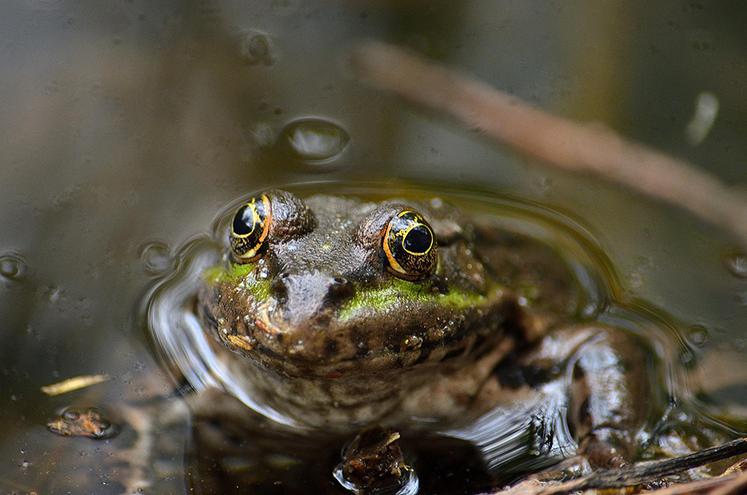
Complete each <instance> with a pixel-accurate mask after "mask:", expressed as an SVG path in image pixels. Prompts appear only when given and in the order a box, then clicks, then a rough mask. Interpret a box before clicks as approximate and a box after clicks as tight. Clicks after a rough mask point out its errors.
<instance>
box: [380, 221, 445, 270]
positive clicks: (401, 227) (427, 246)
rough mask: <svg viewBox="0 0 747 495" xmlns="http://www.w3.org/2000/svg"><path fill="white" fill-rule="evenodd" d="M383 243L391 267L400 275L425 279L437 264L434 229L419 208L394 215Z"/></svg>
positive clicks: (389, 267) (390, 268)
mask: <svg viewBox="0 0 747 495" xmlns="http://www.w3.org/2000/svg"><path fill="white" fill-rule="evenodd" d="M382 245H383V248H384V255H385V257H386V260H387V262H388V269H389V271H390V272H392V273H393V274H394V275H395V276H397V277H399V278H404V279H407V280H418V279H422V278H425V277H427V276H428V275H430V274H431V273H433V270H434V269H435V267H436V242H435V235H434V234H433V229H432V228H431V226H430V225H428V222H426V220H425V219H424V218H423V216H422V215H421V214H420V213H418V212H416V211H413V210H402V211H401V212H399V213H398V214H396V215H395V216H394V217H392V219H391V220H390V221H389V224H388V225H387V228H386V231H385V233H384V239H383V243H382Z"/></svg>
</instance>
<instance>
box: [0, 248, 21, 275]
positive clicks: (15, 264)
mask: <svg viewBox="0 0 747 495" xmlns="http://www.w3.org/2000/svg"><path fill="white" fill-rule="evenodd" d="M24 275H26V262H25V261H24V260H23V258H21V257H20V256H19V255H17V254H15V253H8V254H4V255H2V256H0V276H1V277H3V278H4V279H5V280H8V281H11V282H17V281H19V280H21V279H22V278H23V277H24Z"/></svg>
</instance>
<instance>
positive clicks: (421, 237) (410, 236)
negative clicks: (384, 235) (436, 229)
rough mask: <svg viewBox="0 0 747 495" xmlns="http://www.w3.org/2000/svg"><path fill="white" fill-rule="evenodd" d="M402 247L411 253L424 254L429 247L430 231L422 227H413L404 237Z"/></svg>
mask: <svg viewBox="0 0 747 495" xmlns="http://www.w3.org/2000/svg"><path fill="white" fill-rule="evenodd" d="M404 245H405V249H407V250H408V251H410V252H411V253H425V252H426V251H428V248H429V247H431V231H430V230H428V228H426V227H424V226H422V225H418V226H417V227H414V228H413V229H412V230H410V232H408V233H407V235H406V236H405V240H404Z"/></svg>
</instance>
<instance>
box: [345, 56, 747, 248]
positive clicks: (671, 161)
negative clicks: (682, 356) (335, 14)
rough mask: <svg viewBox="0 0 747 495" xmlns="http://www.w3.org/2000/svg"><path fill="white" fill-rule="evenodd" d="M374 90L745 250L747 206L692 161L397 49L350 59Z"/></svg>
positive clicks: (739, 197)
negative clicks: (673, 212)
mask: <svg viewBox="0 0 747 495" xmlns="http://www.w3.org/2000/svg"><path fill="white" fill-rule="evenodd" d="M352 66H353V70H354V71H355V73H356V74H357V75H358V76H359V77H361V78H362V79H364V80H366V81H368V82H369V83H370V84H372V85H374V86H376V87H378V88H381V89H385V90H388V91H393V92H394V93H396V94H398V95H400V96H402V97H404V98H406V99H408V100H410V101H413V102H415V103H417V104H420V105H424V106H427V107H430V108H433V109H435V110H437V111H439V112H444V113H446V114H448V115H451V116H452V117H454V118H456V119H457V120H458V121H460V122H461V123H463V124H464V125H465V126H467V127H468V128H471V129H475V130H477V131H479V132H481V133H482V134H484V135H485V136H487V137H489V138H491V139H493V140H495V141H499V142H504V143H506V144H508V145H509V146H512V147H514V148H517V149H518V150H520V151H522V152H524V153H526V154H528V155H531V156H533V157H536V158H538V159H540V160H542V161H543V162H544V163H545V164H547V165H550V166H553V167H556V168H560V169H565V170H570V171H574V172H582V173H592V174H595V175H597V176H600V177H603V178H605V179H607V180H610V181H613V182H616V183H618V184H622V185H624V186H626V187H629V188H630V189H632V190H635V191H638V192H641V193H644V194H647V195H649V196H652V197H654V198H657V199H660V200H664V201H667V202H669V203H671V204H674V205H676V206H680V207H683V208H686V209H688V210H690V211H691V212H693V213H695V214H696V215H698V216H699V217H701V218H702V219H704V220H706V221H709V222H712V223H714V224H717V225H720V226H722V227H725V228H726V229H728V230H730V231H731V232H733V233H734V234H735V235H736V236H737V237H738V238H739V239H740V240H741V242H742V243H743V244H744V245H745V246H747V200H745V199H744V198H742V197H741V196H740V195H738V194H736V193H735V192H734V191H732V190H730V189H729V188H727V187H726V186H725V185H723V184H722V183H721V182H719V181H718V180H717V179H716V178H715V177H712V176H711V175H709V174H707V173H705V172H703V171H702V170H699V168H698V167H696V166H695V165H692V164H690V163H687V162H684V161H681V160H677V159H675V158H672V157H670V156H667V155H665V154H663V153H660V152H658V151H655V150H653V149H651V148H648V147H646V146H643V145H641V144H638V143H634V142H631V141H628V140H626V139H625V138H623V137H621V136H620V135H618V134H616V133H615V132H613V131H611V130H609V129H605V128H604V127H602V126H599V125H588V124H582V123H578V122H573V121H571V120H568V119H564V118H561V117H557V116H554V115H551V114H549V113H547V112H544V111H542V110H539V109H536V108H533V107H531V106H530V105H529V104H527V103H525V102H523V101H521V100H519V99H518V98H516V97H514V96H511V95H509V94H507V93H504V92H502V91H499V90H497V89H495V88H492V87H490V86H488V85H487V84H484V83H482V82H480V81H476V80H474V79H471V78H469V77H467V76H465V75H462V74H460V73H458V72H456V71H454V70H451V69H447V68H445V67H442V66H438V65H435V64H433V63H431V62H428V61H427V60H425V59H423V58H421V57H419V56H417V55H414V54H412V53H408V52H405V51H403V50H401V49H399V48H397V47H394V46H391V45H386V44H382V43H377V42H369V43H366V44H364V45H363V46H361V47H360V48H359V49H358V50H356V51H355V53H354V55H353V57H352Z"/></svg>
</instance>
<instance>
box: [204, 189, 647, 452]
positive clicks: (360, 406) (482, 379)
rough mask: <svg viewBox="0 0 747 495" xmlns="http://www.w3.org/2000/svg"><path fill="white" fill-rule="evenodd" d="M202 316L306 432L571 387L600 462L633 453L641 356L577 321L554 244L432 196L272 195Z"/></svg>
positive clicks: (241, 233)
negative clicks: (552, 385) (546, 387)
mask: <svg viewBox="0 0 747 495" xmlns="http://www.w3.org/2000/svg"><path fill="white" fill-rule="evenodd" d="M228 240H229V244H230V246H231V248H230V250H231V255H230V260H229V261H228V262H227V264H226V266H224V267H218V268H216V269H214V270H212V271H211V272H210V273H208V274H207V275H206V283H205V286H204V287H203V289H202V290H201V292H200V295H199V301H198V306H199V311H200V314H201V315H202V318H203V319H204V321H205V326H206V328H207V329H208V330H209V331H210V332H211V333H212V334H213V335H214V336H215V337H216V338H217V339H216V342H219V344H220V347H221V348H223V349H228V350H230V351H231V352H226V353H225V358H226V360H228V361H229V362H230V366H231V367H232V368H233V370H234V371H235V374H236V375H239V376H241V377H242V378H243V380H245V382H246V388H247V389H248V390H250V391H251V394H252V395H253V396H254V397H255V399H256V400H258V401H260V402H262V403H263V404H266V405H267V406H268V407H270V408H272V409H273V410H275V411H278V412H279V413H281V414H283V415H285V416H286V417H288V418H290V419H292V420H293V421H294V422H296V423H297V424H299V425H302V426H305V427H307V428H310V429H316V430H325V431H336V432H355V431H358V430H360V429H361V428H363V427H366V426H369V425H373V424H383V425H401V424H404V423H407V424H408V425H409V426H412V425H413V424H422V425H452V424H460V423H464V421H465V420H467V419H469V418H474V417H476V416H477V415H479V414H481V413H483V412H485V411H486V410H487V409H488V408H490V407H491V406H492V405H494V404H495V402H496V401H499V400H501V398H502V397H503V398H505V397H506V396H508V395H510V394H511V393H513V392H515V391H516V390H519V389H522V388H527V387H536V386H538V384H541V383H542V382H543V381H547V380H550V379H564V377H567V380H566V385H567V386H566V388H567V394H568V405H569V411H570V413H569V415H568V417H569V422H570V423H571V424H570V427H571V430H572V431H573V432H574V435H575V436H576V438H577V439H578V441H579V443H580V446H581V448H582V449H583V450H584V451H585V452H587V453H588V454H589V456H590V458H591V459H592V460H595V462H597V463H599V464H607V463H620V462H622V461H623V460H625V459H626V458H629V457H630V456H631V455H633V443H634V440H633V437H634V435H635V432H636V431H637V429H638V428H640V426H641V424H642V421H643V420H644V418H645V410H643V408H642V407H641V406H640V405H641V404H645V403H646V401H642V400H640V394H647V393H648V392H647V389H646V383H647V382H646V380H645V378H644V375H645V356H644V354H643V351H642V346H641V345H640V344H639V343H637V342H635V341H634V340H633V338H632V337H631V336H629V335H628V334H626V333H623V332H621V331H619V330H615V329H611V328H607V327H603V326H599V325H589V324H585V325H581V324H572V323H571V322H572V321H573V317H574V315H575V314H576V313H577V309H578V308H577V306H578V305H579V300H580V298H581V292H582V291H581V289H580V287H579V285H578V283H577V281H576V280H575V278H574V276H573V274H572V272H571V270H570V269H569V268H568V266H567V264H566V263H565V262H564V260H563V259H562V257H560V256H559V255H558V254H556V253H555V252H554V251H553V250H552V249H551V248H549V247H548V246H546V245H544V244H542V243H540V242H538V241H536V240H533V239H530V238H527V237H524V236H522V235H518V234H515V233H511V232H506V231H502V230H499V229H497V228H496V227H494V226H491V225H490V224H481V223H479V222H475V221H473V220H472V219H470V218H469V217H468V216H467V215H465V214H463V213H462V212H460V211H459V210H457V209H456V208H454V207H452V206H450V205H448V204H446V203H444V202H442V201H440V200H437V199H435V200H431V201H430V202H418V201H401V200H392V201H385V202H381V203H373V202H364V201H360V200H357V199H350V198H342V197H335V196H323V195H318V196H312V197H309V198H306V199H301V198H298V197H296V196H295V195H293V194H291V193H288V192H284V191H269V192H266V193H265V194H261V195H259V196H257V197H255V198H252V199H251V200H250V201H248V202H247V203H245V204H244V205H242V206H241V207H240V208H239V210H238V211H237V212H236V213H235V216H234V218H233V222H232V225H231V228H230V232H229V239H228Z"/></svg>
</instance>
